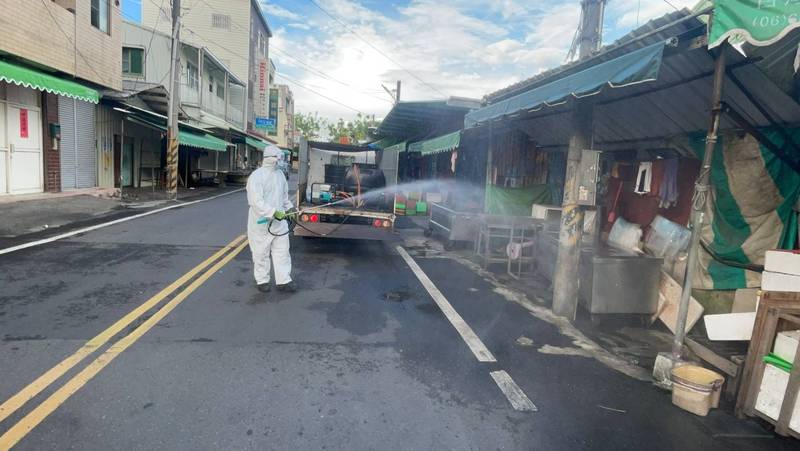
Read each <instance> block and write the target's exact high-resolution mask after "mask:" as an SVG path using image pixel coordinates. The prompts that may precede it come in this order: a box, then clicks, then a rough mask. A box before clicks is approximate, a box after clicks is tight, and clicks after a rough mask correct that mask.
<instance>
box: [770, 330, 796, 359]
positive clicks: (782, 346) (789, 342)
mask: <svg viewBox="0 0 800 451" xmlns="http://www.w3.org/2000/svg"><path fill="white" fill-rule="evenodd" d="M798 343H800V330H787V331H786V332H780V333H778V337H777V338H775V347H774V348H773V349H772V353H773V354H775V355H776V356H778V357H780V358H782V359H783V360H786V361H787V362H789V363H792V364H794V356H795V353H796V352H797V344H798Z"/></svg>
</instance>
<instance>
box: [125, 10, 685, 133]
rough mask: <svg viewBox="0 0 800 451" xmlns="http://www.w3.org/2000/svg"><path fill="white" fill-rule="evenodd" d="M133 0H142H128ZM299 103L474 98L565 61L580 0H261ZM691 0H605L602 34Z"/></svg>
mask: <svg viewBox="0 0 800 451" xmlns="http://www.w3.org/2000/svg"><path fill="white" fill-rule="evenodd" d="M128 1H133V2H138V1H139V0H128ZM260 1H261V5H262V8H263V11H264V12H265V13H266V16H267V20H268V21H269V24H270V27H271V28H272V31H273V34H274V36H273V38H272V40H271V41H270V54H271V57H272V59H273V61H274V62H275V64H276V66H277V69H278V78H277V80H278V82H280V83H285V84H288V85H290V86H291V87H292V91H293V92H294V95H295V99H296V107H295V109H296V110H297V111H300V112H315V111H316V112H319V114H320V115H321V116H323V117H325V118H328V119H330V120H334V119H336V118H339V117H342V118H345V119H348V118H351V117H353V116H355V114H356V112H362V113H365V114H369V115H372V114H374V115H376V116H377V117H378V118H380V117H383V116H384V115H385V114H386V113H387V112H388V111H389V109H390V108H391V100H390V98H389V95H388V94H386V92H384V91H383V89H382V88H381V84H384V85H386V86H389V87H393V86H394V84H395V83H396V81H397V80H402V83H403V87H402V96H401V97H402V100H420V99H437V98H444V97H446V96H464V97H474V98H480V97H482V96H483V95H484V94H486V93H488V92H491V91H494V90H497V89H500V88H502V87H505V86H507V85H509V84H511V83H514V82H516V81H519V80H522V79H525V78H527V77H530V76H532V75H535V74H536V73H538V72H541V71H543V70H545V69H548V68H551V67H554V66H558V65H559V64H561V63H563V62H564V59H565V57H566V54H567V51H568V49H569V46H570V43H571V41H572V38H573V35H574V33H575V28H576V26H577V22H578V18H579V16H580V2H579V0H561V1H553V0H444V1H443V0H313V1H312V0H260ZM696 3H697V0H610V1H609V2H608V5H607V9H606V16H605V25H604V27H605V30H604V41H605V42H610V41H613V40H615V39H616V38H618V37H620V36H621V35H623V34H625V33H627V32H628V31H630V30H631V29H632V28H635V27H636V26H637V24H644V23H645V22H647V21H648V20H650V19H653V18H656V17H658V16H661V15H663V14H665V13H668V12H670V11H674V10H675V8H682V7H691V6H693V5H694V4H696Z"/></svg>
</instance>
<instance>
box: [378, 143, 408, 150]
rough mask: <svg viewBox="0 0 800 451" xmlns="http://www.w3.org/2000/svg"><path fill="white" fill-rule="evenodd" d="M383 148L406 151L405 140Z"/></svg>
mask: <svg viewBox="0 0 800 451" xmlns="http://www.w3.org/2000/svg"><path fill="white" fill-rule="evenodd" d="M383 150H386V151H396V152H405V151H406V142H405V141H403V142H401V143H397V144H395V145H393V146H389V147H387V148H385V149H383Z"/></svg>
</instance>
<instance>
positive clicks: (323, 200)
mask: <svg viewBox="0 0 800 451" xmlns="http://www.w3.org/2000/svg"><path fill="white" fill-rule="evenodd" d="M397 158H398V152H397V151H383V150H375V149H371V148H367V147H361V146H353V145H347V144H334V143H321V142H313V141H312V142H309V141H306V140H305V139H301V142H300V152H299V168H300V170H299V181H298V190H297V205H298V206H299V209H300V211H301V214H300V215H299V217H298V218H297V226H296V227H295V229H294V234H295V235H297V236H306V237H313V236H317V237H326V238H346V239H365V240H384V239H388V238H389V237H391V235H392V233H393V231H394V223H395V218H396V216H395V214H394V191H392V189H391V187H392V186H394V185H396V184H397Z"/></svg>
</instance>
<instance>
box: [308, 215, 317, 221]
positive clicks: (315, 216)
mask: <svg viewBox="0 0 800 451" xmlns="http://www.w3.org/2000/svg"><path fill="white" fill-rule="evenodd" d="M308 220H309V221H311V222H319V215H318V214H313V215H311V216H309V217H308Z"/></svg>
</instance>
